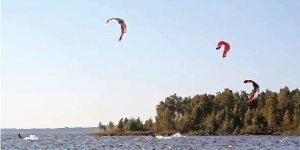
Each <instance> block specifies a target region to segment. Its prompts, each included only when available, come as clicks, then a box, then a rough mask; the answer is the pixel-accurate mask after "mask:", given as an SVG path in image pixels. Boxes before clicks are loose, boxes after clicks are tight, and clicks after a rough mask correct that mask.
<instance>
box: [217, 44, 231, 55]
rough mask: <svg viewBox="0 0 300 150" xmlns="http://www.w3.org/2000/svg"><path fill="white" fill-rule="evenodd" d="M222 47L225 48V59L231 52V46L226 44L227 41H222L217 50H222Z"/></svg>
mask: <svg viewBox="0 0 300 150" xmlns="http://www.w3.org/2000/svg"><path fill="white" fill-rule="evenodd" d="M222 46H224V51H223V58H225V57H226V56H227V52H228V51H229V50H230V45H229V44H228V43H227V42H225V41H220V42H219V43H218V45H217V48H216V49H217V50H218V49H220V48H221V47H222Z"/></svg>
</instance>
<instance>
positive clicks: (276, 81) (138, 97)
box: [1, 0, 300, 128]
mask: <svg viewBox="0 0 300 150" xmlns="http://www.w3.org/2000/svg"><path fill="white" fill-rule="evenodd" d="M299 6H300V1H299V0H286V1H282V0H264V1H261V0H251V1H240V0H213V1H196V0H188V1H181V0H172V1H170V0H169V1H168V0H166V1H161V0H152V1H145V0H144V1H134V0H128V1H123V0H116V1H111V0H101V1H99V0H85V1H74V0H64V1H60V0H51V1H48V0H39V1H38V0H26V1H24V0H3V1H1V128H58V127H95V126H97V125H98V123H99V121H101V122H102V123H104V124H107V123H108V122H109V121H113V122H114V123H115V124H117V123H118V121H119V119H120V118H122V117H129V118H130V117H134V118H137V117H140V118H141V120H143V121H145V120H146V119H148V118H150V117H152V118H154V116H155V114H156V112H155V106H156V105H157V104H159V102H160V101H164V99H165V98H166V97H168V96H170V95H172V94H174V93H176V94H177V95H179V96H183V97H184V96H194V95H196V94H204V93H209V94H215V93H216V92H221V91H223V90H224V88H229V89H231V90H233V91H234V92H236V91H238V92H240V91H242V90H243V91H246V92H248V93H249V92H250V91H251V89H252V86H251V85H249V84H244V83H243V81H244V80H245V79H252V80H254V81H256V82H257V83H258V84H259V85H260V87H261V90H262V91H265V90H266V89H269V90H272V91H276V92H278V91H279V89H280V88H283V87H285V86H288V87H289V88H290V89H291V90H292V89H296V88H299V87H300V78H299V77H300V69H299V66H300V61H299V58H300V51H299V47H300V42H299V41H300V40H299V39H300V38H299V35H300V28H299V27H300V10H299ZM110 17H120V18H122V19H124V20H125V23H126V24H127V27H128V33H127V34H126V36H125V37H124V39H123V41H122V42H118V38H119V34H120V27H119V24H118V23H116V22H114V23H110V24H105V21H106V20H107V19H108V18H110ZM220 40H225V41H227V42H229V43H230V44H231V49H230V51H229V53H228V55H227V57H226V58H225V59H224V58H222V51H217V50H216V49H215V48H216V44H217V42H218V41H220Z"/></svg>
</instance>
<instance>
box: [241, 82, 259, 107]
mask: <svg viewBox="0 0 300 150" xmlns="http://www.w3.org/2000/svg"><path fill="white" fill-rule="evenodd" d="M244 83H252V85H253V90H252V92H251V94H250V95H249V97H248V99H247V102H248V103H251V102H252V101H253V100H255V99H256V98H257V97H258V94H259V85H258V84H257V83H255V82H254V81H252V80H245V81H244Z"/></svg>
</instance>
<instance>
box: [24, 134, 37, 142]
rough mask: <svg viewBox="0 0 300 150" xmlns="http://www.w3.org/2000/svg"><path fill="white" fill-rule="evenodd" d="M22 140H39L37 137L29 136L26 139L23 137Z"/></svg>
mask: <svg viewBox="0 0 300 150" xmlns="http://www.w3.org/2000/svg"><path fill="white" fill-rule="evenodd" d="M23 139H24V140H26V141H27V140H32V141H34V140H38V139H39V138H38V137H37V136H35V135H32V134H31V135H29V136H28V137H24V138H23Z"/></svg>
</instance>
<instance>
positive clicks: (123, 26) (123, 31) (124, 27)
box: [106, 18, 127, 42]
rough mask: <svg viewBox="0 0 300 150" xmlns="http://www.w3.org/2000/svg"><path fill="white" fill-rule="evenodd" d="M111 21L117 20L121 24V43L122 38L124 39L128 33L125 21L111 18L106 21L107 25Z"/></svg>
mask: <svg viewBox="0 0 300 150" xmlns="http://www.w3.org/2000/svg"><path fill="white" fill-rule="evenodd" d="M111 20H116V21H118V23H119V24H120V26H121V35H120V37H119V42H121V41H122V38H123V35H124V34H125V33H126V32H127V26H126V24H125V21H124V20H123V19H120V18H110V19H108V20H107V21H106V24H108V23H109V22H110V21H111Z"/></svg>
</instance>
